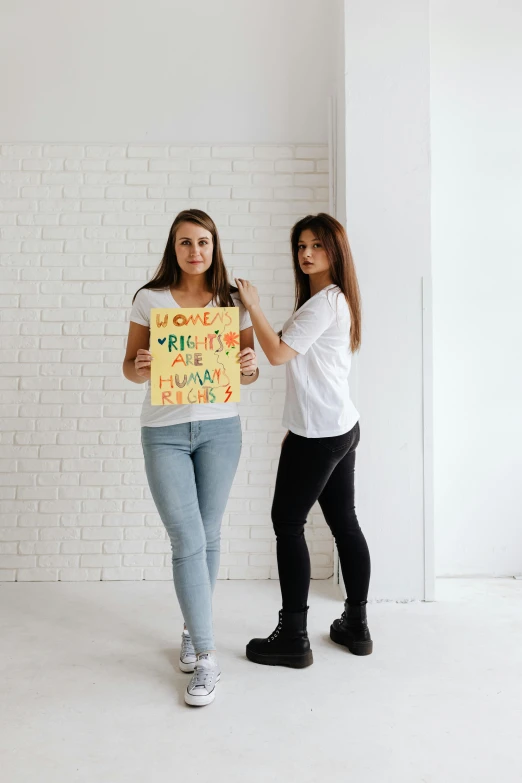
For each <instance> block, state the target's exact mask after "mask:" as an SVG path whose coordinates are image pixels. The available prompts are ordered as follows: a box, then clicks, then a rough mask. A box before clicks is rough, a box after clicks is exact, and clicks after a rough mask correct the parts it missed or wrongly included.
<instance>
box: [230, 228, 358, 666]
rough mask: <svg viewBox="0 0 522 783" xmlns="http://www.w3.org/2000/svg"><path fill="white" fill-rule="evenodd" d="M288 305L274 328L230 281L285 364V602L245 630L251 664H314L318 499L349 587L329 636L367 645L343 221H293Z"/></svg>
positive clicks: (354, 325) (352, 306) (353, 330)
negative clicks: (266, 631) (312, 519)
mask: <svg viewBox="0 0 522 783" xmlns="http://www.w3.org/2000/svg"><path fill="white" fill-rule="evenodd" d="M291 245H292V257H293V262H294V272H295V290H296V298H295V310H294V313H293V315H292V316H291V317H290V318H289V320H288V321H287V322H286V323H285V325H284V326H283V329H282V332H280V333H279V334H276V332H275V331H274V330H273V329H272V327H271V326H270V324H269V323H268V321H267V319H266V317H265V315H264V314H263V312H262V311H261V308H260V306H259V296H258V294H257V290H256V288H255V286H253V285H251V284H250V283H249V282H247V281H245V280H237V281H236V282H237V284H238V289H239V294H240V296H241V299H242V302H243V304H244V305H245V307H246V309H247V310H248V312H249V314H250V318H251V320H252V325H253V327H254V332H255V334H256V337H257V339H258V341H259V344H260V345H261V348H262V349H263V351H264V353H265V354H266V356H267V358H268V360H269V361H270V363H271V364H273V365H278V364H286V400H285V409H284V415H283V425H284V426H285V427H286V428H287V429H288V432H287V435H286V436H285V439H284V440H283V444H282V448H281V457H280V460H279V467H278V471H277V479H276V487H275V493H274V500H273V505H272V522H273V525H274V530H275V533H276V538H277V564H278V569H279V580H280V586H281V594H282V609H281V611H280V612H279V623H278V625H277V628H276V629H275V630H274V631H273V632H272V634H270V636H268V637H267V638H263V639H252V640H251V641H250V642H249V643H248V645H247V651H246V652H247V657H248V658H249V659H250V660H251V661H254V662H255V663H263V664H268V665H271V666H290V667H293V668H303V667H305V666H309V665H310V664H311V663H313V657H312V650H311V649H310V642H309V640H308V633H307V613H308V605H307V602H308V590H309V585H310V556H309V553H308V547H307V545H306V541H305V536H304V526H305V524H306V518H307V515H308V513H309V511H310V509H311V508H312V506H313V505H314V503H315V502H316V501H318V502H319V505H320V506H321V509H322V511H323V513H324V516H325V519H326V522H327V523H328V525H329V527H330V529H331V530H332V533H333V535H334V538H335V541H336V544H337V548H338V552H339V560H340V563H341V568H342V573H343V578H344V583H345V585H346V590H347V594H348V599H347V600H346V601H345V606H344V611H343V613H342V615H341V617H340V619H337V620H334V622H333V623H332V625H331V627H330V636H331V638H332V639H333V641H335V642H337V643H339V644H343V645H345V646H346V647H348V649H349V650H350V651H351V652H352V653H354V654H355V655H368V654H369V653H371V652H372V646H373V643H372V639H371V636H370V632H369V630H368V624H367V620H366V600H367V596H368V585H369V581H370V555H369V551H368V546H367V543H366V539H365V537H364V534H363V532H362V530H361V528H360V527H359V523H358V520H357V516H356V513H355V505H354V470H355V450H356V448H357V444H358V443H359V414H358V413H357V411H356V409H355V407H354V405H353V403H352V402H351V400H350V389H349V385H348V375H349V372H350V365H351V359H352V354H353V353H354V352H355V351H356V350H357V349H358V348H359V345H360V342H361V305H360V295H359V286H358V284H357V276H356V273H355V267H354V263H353V259H352V255H351V252H350V246H349V244H348V238H347V236H346V232H345V230H344V228H343V226H342V225H341V224H340V223H339V222H338V221H337V220H335V218H333V217H331V216H330V215H326V214H324V213H320V214H319V215H315V216H314V215H308V216H307V217H305V218H303V219H302V220H300V221H299V222H298V223H296V225H295V226H294V227H293V229H292V234H291Z"/></svg>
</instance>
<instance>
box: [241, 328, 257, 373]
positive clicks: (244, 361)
mask: <svg viewBox="0 0 522 783" xmlns="http://www.w3.org/2000/svg"><path fill="white" fill-rule="evenodd" d="M239 344H240V349H241V350H240V352H239V354H238V356H239V366H240V368H241V385H242V386H248V385H249V384H251V383H254V381H257V379H258V378H259V367H258V366H257V357H256V354H255V351H254V330H253V328H252V327H251V326H249V327H248V329H243V330H242V331H241V332H240V333H239Z"/></svg>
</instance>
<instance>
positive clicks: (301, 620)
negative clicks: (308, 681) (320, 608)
mask: <svg viewBox="0 0 522 783" xmlns="http://www.w3.org/2000/svg"><path fill="white" fill-rule="evenodd" d="M307 614H308V608H306V610H305V611H304V612H283V610H281V611H280V612H279V623H278V625H277V628H276V629H275V631H273V632H272V633H271V634H270V636H269V637H268V638H266V639H251V640H250V641H249V643H248V644H247V648H246V655H247V658H248V659H249V661H254V663H264V664H266V665H267V666H290V667H291V668H292V669H304V668H305V666H310V664H312V663H313V662H314V659H313V656H312V651H311V649H310V642H309V641H308V634H307V632H306V616H307Z"/></svg>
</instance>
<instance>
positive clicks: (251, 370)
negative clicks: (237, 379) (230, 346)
mask: <svg viewBox="0 0 522 783" xmlns="http://www.w3.org/2000/svg"><path fill="white" fill-rule="evenodd" d="M238 356H239V366H240V368H241V375H255V373H256V370H257V356H256V354H255V351H254V349H253V348H243V350H242V351H240V352H239V353H238Z"/></svg>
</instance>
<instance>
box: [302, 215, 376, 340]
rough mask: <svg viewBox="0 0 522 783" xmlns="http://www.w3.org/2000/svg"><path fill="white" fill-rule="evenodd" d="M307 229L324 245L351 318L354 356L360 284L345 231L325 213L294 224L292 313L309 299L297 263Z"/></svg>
mask: <svg viewBox="0 0 522 783" xmlns="http://www.w3.org/2000/svg"><path fill="white" fill-rule="evenodd" d="M307 229H308V230H309V231H312V232H313V233H314V235H315V236H316V237H317V239H318V240H319V241H320V242H321V244H322V245H323V247H324V249H325V252H326V255H327V256H328V261H329V262H330V275H331V277H332V282H333V283H334V284H335V285H336V286H338V287H339V288H340V289H341V291H342V292H343V294H344V296H345V298H346V301H347V303H348V307H349V309H350V316H351V318H350V320H351V324H350V347H351V350H352V353H354V352H355V351H357V350H358V349H359V347H360V345H361V294H360V291H359V284H358V282H357V275H356V272H355V265H354V263H353V258H352V252H351V250H350V244H349V242H348V237H347V236H346V231H345V230H344V228H343V226H342V225H341V224H340V223H339V221H338V220H336V219H335V218H333V217H332V216H331V215H327V214H326V213H325V212H319V214H318V215H307V216H306V217H304V218H302V220H299V221H298V222H297V223H296V224H295V226H294V227H293V229H292V233H291V235H290V241H291V244H292V258H293V262H294V274H295V310H298V309H299V308H300V307H301V306H302V305H303V304H304V303H305V302H306V301H308V299H310V278H309V277H308V275H305V273H304V272H303V271H302V270H301V267H300V266H299V260H298V252H299V251H298V245H299V239H300V237H301V234H302V233H303V231H306V230H307Z"/></svg>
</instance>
